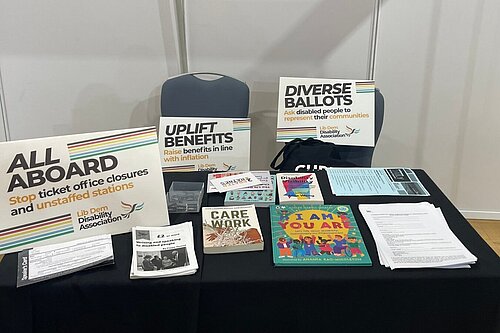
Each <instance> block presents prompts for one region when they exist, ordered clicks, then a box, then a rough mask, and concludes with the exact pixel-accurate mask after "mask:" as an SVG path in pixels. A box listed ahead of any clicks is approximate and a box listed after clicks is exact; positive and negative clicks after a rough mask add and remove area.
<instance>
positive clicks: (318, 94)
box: [276, 77, 375, 147]
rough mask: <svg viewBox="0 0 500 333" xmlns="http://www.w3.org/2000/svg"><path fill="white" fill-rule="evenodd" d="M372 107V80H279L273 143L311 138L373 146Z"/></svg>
mask: <svg viewBox="0 0 500 333" xmlns="http://www.w3.org/2000/svg"><path fill="white" fill-rule="evenodd" d="M374 104H375V82H374V81H369V80H339V79H316V78H292V77H282V78H280V85H279V93H278V125H277V136H276V141H278V142H288V141H291V140H293V139H295V138H300V139H306V138H314V139H318V140H322V141H326V142H333V143H335V144H339V145H353V146H367V147H373V146H374V144H375V118H374V117H375V112H374V108H375V107H374Z"/></svg>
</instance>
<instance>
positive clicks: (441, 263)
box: [359, 202, 477, 269]
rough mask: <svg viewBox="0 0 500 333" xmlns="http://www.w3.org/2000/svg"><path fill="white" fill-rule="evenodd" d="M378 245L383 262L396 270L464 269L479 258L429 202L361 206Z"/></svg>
mask: <svg viewBox="0 0 500 333" xmlns="http://www.w3.org/2000/svg"><path fill="white" fill-rule="evenodd" d="M359 210H360V211H361V214H362V215H363V217H364V219H365V221H366V223H367V224H368V226H369V228H370V231H371V232H372V234H373V237H374V239H375V242H376V244H377V251H378V253H379V260H380V263H381V264H382V265H384V266H386V267H390V268H391V269H396V268H422V267H435V268H438V267H439V268H462V267H470V266H469V264H473V263H475V262H476V260H477V258H476V257H475V256H474V255H473V254H472V253H470V252H469V250H467V248H466V247H465V246H464V245H463V244H462V243H461V242H460V240H459V239H458V238H457V237H456V236H455V235H454V234H453V232H452V231H451V230H450V228H449V227H448V224H447V223H446V220H445V218H444V216H443V214H442V212H441V210H440V209H439V208H436V207H434V205H432V204H430V203H428V202H421V203H395V204H373V205H366V204H361V205H359Z"/></svg>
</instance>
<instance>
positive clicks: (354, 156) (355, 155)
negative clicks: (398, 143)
mask: <svg viewBox="0 0 500 333" xmlns="http://www.w3.org/2000/svg"><path fill="white" fill-rule="evenodd" d="M383 123H384V96H383V95H382V93H381V92H380V90H379V89H375V145H376V144H377V141H378V138H379V136H380V132H381V131H382V124H383ZM336 147H337V151H338V152H339V155H340V159H341V160H342V161H345V162H347V163H350V164H353V165H357V166H360V167H371V166H372V158H373V151H374V150H375V147H358V146H340V145H337V146H336Z"/></svg>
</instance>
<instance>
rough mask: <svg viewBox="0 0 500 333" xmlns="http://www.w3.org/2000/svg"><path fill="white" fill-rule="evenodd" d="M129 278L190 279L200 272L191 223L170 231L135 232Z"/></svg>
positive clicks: (163, 228) (161, 228) (138, 230)
mask: <svg viewBox="0 0 500 333" xmlns="http://www.w3.org/2000/svg"><path fill="white" fill-rule="evenodd" d="M132 247H133V249H132V251H133V252H132V264H131V267H130V278H131V279H139V278H161V277H171V276H181V275H190V274H194V273H196V271H197V270H198V261H197V259H196V254H195V251H194V240H193V224H192V222H191V221H189V222H184V223H181V224H177V225H171V226H167V227H152V228H148V227H134V228H132Z"/></svg>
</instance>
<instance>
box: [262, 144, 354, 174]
mask: <svg viewBox="0 0 500 333" xmlns="http://www.w3.org/2000/svg"><path fill="white" fill-rule="evenodd" d="M281 155H283V160H282V161H281V163H279V164H278V165H276V161H277V160H278V158H279V157H280V156H281ZM270 166H271V168H273V169H274V170H279V171H314V170H322V169H325V168H327V167H355V166H357V165H355V164H353V163H351V162H347V161H342V159H341V158H340V155H339V152H338V149H337V146H336V145H335V144H334V143H330V142H323V141H321V140H317V139H313V138H308V139H306V140H302V139H293V140H292V141H290V142H287V143H286V144H285V146H284V147H283V148H282V149H281V150H280V151H279V152H278V154H277V155H276V156H275V157H274V159H273V160H272V162H271V165H270Z"/></svg>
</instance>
